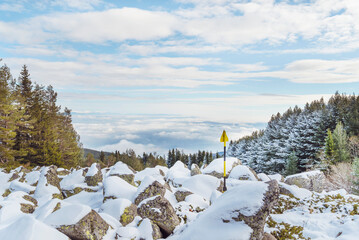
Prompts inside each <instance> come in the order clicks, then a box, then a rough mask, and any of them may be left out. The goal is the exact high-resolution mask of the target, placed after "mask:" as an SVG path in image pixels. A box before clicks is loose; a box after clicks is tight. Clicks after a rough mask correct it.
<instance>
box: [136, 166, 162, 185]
mask: <svg viewBox="0 0 359 240" xmlns="http://www.w3.org/2000/svg"><path fill="white" fill-rule="evenodd" d="M160 170H161V171H162V172H163V173H164V174H165V175H166V174H167V172H168V168H167V167H163V166H156V167H154V168H146V169H144V170H142V171H140V172H137V173H136V174H135V182H137V181H141V182H142V181H143V179H144V178H145V177H146V176H151V177H153V178H154V179H156V180H157V181H159V180H161V179H163V178H164V176H162V175H161V173H160Z"/></svg>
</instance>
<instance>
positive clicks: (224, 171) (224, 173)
mask: <svg viewBox="0 0 359 240" xmlns="http://www.w3.org/2000/svg"><path fill="white" fill-rule="evenodd" d="M223 183H224V184H223V192H225V191H227V187H226V143H224V168H223Z"/></svg>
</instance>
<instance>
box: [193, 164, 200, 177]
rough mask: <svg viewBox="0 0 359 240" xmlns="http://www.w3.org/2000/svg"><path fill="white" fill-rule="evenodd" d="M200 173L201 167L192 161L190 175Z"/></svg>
mask: <svg viewBox="0 0 359 240" xmlns="http://www.w3.org/2000/svg"><path fill="white" fill-rule="evenodd" d="M198 174H202V172H201V169H200V168H199V167H198V165H197V164H195V163H193V164H192V165H191V176H194V175H198Z"/></svg>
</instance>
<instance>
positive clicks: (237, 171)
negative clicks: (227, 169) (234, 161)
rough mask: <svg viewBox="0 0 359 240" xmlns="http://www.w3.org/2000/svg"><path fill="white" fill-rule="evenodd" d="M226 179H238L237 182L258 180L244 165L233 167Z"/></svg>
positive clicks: (251, 170)
mask: <svg viewBox="0 0 359 240" xmlns="http://www.w3.org/2000/svg"><path fill="white" fill-rule="evenodd" d="M228 177H229V178H234V179H239V180H250V181H258V180H259V178H258V176H257V174H256V173H255V172H254V171H253V169H251V168H250V167H247V166H244V165H238V166H235V167H234V168H233V169H232V171H231V173H230V174H229V176H228Z"/></svg>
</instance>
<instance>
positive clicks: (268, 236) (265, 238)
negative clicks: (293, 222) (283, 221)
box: [262, 232, 277, 240]
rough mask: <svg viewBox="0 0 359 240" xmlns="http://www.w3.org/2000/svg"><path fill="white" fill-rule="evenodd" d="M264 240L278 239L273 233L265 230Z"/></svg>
mask: <svg viewBox="0 0 359 240" xmlns="http://www.w3.org/2000/svg"><path fill="white" fill-rule="evenodd" d="M262 240H277V239H276V238H275V237H274V236H273V235H272V234H270V233H266V232H265V233H264V235H263V239H262Z"/></svg>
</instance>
